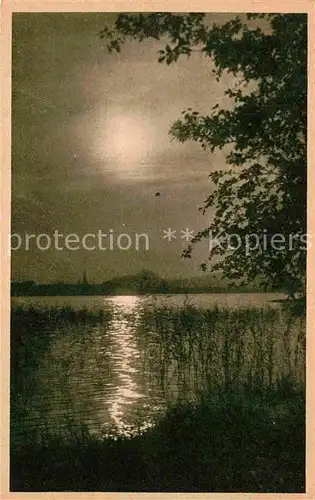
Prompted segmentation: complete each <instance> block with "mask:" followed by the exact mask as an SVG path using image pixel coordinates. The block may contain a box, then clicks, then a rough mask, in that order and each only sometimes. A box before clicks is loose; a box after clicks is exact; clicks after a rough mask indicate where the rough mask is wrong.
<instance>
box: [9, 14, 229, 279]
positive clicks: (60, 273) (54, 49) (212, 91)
mask: <svg viewBox="0 0 315 500" xmlns="http://www.w3.org/2000/svg"><path fill="white" fill-rule="evenodd" d="M229 17H231V16H229V15H227V14H213V15H209V16H208V18H209V21H210V22H211V21H213V20H215V21H216V22H218V21H219V22H220V21H226V20H227V19H228V18H229ZM113 19H114V15H113V14H111V15H108V14H85V13H82V14H77V13H67V14H55V13H54V14H51V13H50V14H42V13H40V14H39V13H29V14H27V13H26V14H20V13H19V14H14V18H13V49H14V51H13V91H14V94H13V115H12V116H13V118H12V130H13V135H12V233H19V234H20V235H22V237H23V235H24V234H25V233H35V234H36V235H38V234H40V233H46V234H48V235H51V236H52V235H53V232H54V230H56V229H58V231H59V232H60V233H62V234H64V235H66V234H68V233H77V234H78V235H79V236H80V237H82V236H83V235H84V234H85V233H97V231H98V230H99V229H101V230H102V231H103V232H104V233H106V232H108V231H109V230H110V229H112V230H113V231H114V233H115V234H117V235H118V234H120V233H123V232H127V233H128V234H129V235H130V236H131V237H133V234H134V233H135V232H136V233H143V232H146V233H147V234H148V236H149V241H150V249H149V251H146V250H144V248H143V249H142V250H140V251H136V250H132V249H130V250H127V251H123V250H119V249H117V248H116V249H114V250H113V251H110V250H108V251H100V250H95V251H88V250H83V249H82V250H77V251H70V250H63V251H58V250H55V249H54V248H52V249H50V250H47V251H40V250H38V249H36V248H35V245H34V243H33V244H32V243H30V250H28V251H26V250H22V249H21V250H17V251H12V279H16V280H17V279H20V280H22V279H34V280H36V281H37V282H41V283H45V282H53V281H58V280H64V281H70V282H76V281H77V280H78V279H80V278H81V277H82V271H83V269H84V268H86V271H87V275H88V278H89V280H90V281H91V282H102V281H105V280H107V279H110V278H112V277H114V276H117V275H125V274H132V273H136V272H138V271H140V270H141V269H151V270H153V271H156V272H158V273H160V274H161V275H163V276H165V277H166V278H180V277H182V278H185V277H189V276H198V275H201V274H202V273H201V272H200V271H199V264H200V263H201V262H202V261H203V259H204V257H205V255H206V245H205V244H204V245H200V247H198V248H196V251H195V252H194V254H193V258H192V259H191V260H187V259H186V260H184V259H180V254H181V251H182V250H183V249H184V248H185V246H186V243H185V242H184V240H182V239H180V237H179V236H180V230H181V229H186V228H189V229H191V230H195V231H196V230H198V229H201V228H203V227H205V226H206V225H207V223H208V220H210V219H209V218H210V215H211V214H210V213H209V214H208V215H207V216H203V215H202V214H201V212H199V211H198V207H199V206H200V205H201V204H202V202H203V200H204V199H205V198H206V196H207V194H208V193H209V192H210V191H211V184H210V181H209V179H208V174H209V173H210V172H211V170H213V169H216V168H221V167H222V166H224V156H223V154H222V153H216V154H212V155H211V154H210V152H205V151H203V150H202V149H201V148H200V146H198V145H197V144H195V143H193V142H189V143H185V144H180V143H178V142H176V141H174V140H170V137H169V135H168V131H169V128H170V126H171V125H172V123H173V122H174V121H175V119H177V118H178V117H180V113H181V111H182V110H183V109H185V108H187V107H192V108H193V109H196V110H200V111H201V112H204V113H206V112H207V111H210V108H211V107H212V106H213V105H214V104H215V103H217V102H219V103H220V102H221V103H222V100H224V99H225V98H224V90H225V89H226V87H227V85H229V84H230V83H231V77H224V78H223V80H221V81H220V82H219V83H218V82H216V80H215V78H214V77H213V75H212V74H211V71H212V64H211V62H210V61H209V60H208V59H206V58H204V57H202V56H201V54H199V53H195V54H193V55H192V57H191V58H190V59H186V58H185V57H183V58H182V59H179V61H178V62H177V63H175V64H173V65H170V66H167V65H166V64H160V63H158V62H157V50H159V49H160V48H161V47H163V41H160V42H157V41H151V40H149V41H145V42H142V43H138V42H128V43H127V44H126V45H125V47H124V49H123V50H122V52H121V53H120V54H116V53H113V54H109V53H108V52H107V49H106V47H105V43H104V42H103V41H102V40H100V39H99V37H98V36H97V33H98V31H99V30H100V29H102V28H103V27H104V25H105V23H106V22H107V23H108V22H111V21H112V20H113ZM156 192H160V196H155V193H156ZM169 227H170V228H172V229H176V230H177V234H178V237H177V239H176V240H175V241H172V242H168V241H167V240H165V239H164V240H163V232H162V231H163V229H167V228H169Z"/></svg>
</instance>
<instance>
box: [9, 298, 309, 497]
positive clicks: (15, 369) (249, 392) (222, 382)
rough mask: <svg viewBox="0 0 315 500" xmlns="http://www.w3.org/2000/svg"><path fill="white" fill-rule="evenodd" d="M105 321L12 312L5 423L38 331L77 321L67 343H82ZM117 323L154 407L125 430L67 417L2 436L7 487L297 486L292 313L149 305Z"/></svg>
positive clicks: (300, 456)
mask: <svg viewBox="0 0 315 500" xmlns="http://www.w3.org/2000/svg"><path fill="white" fill-rule="evenodd" d="M112 318H113V316H112V312H111V311H102V312H95V311H94V312H93V311H88V310H81V311H76V310H73V309H70V308H62V309H59V308H58V309H56V308H50V309H47V310H42V309H36V308H29V309H27V310H25V309H22V308H18V309H15V310H13V311H12V319H11V415H12V417H13V421H14V420H16V418H17V417H18V416H19V411H21V412H22V413H23V412H25V409H27V404H28V403H27V401H28V395H29V394H30V393H31V391H32V390H36V387H35V389H34V384H35V385H36V368H37V366H38V364H39V363H40V362H41V358H42V357H43V355H44V353H45V350H47V349H48V348H49V335H48V333H49V331H50V330H52V329H56V328H57V329H58V328H61V334H62V329H63V328H71V326H73V325H74V326H75V329H74V331H75V332H77V335H79V336H80V335H81V334H80V332H81V330H80V328H77V325H81V326H82V325H85V328H84V329H83V330H82V331H87V332H88V333H87V334H86V336H85V337H84V336H82V338H81V337H79V338H78V342H77V343H78V346H79V347H80V346H81V349H85V348H86V345H87V344H86V343H88V342H91V341H92V337H91V336H90V333H89V332H91V334H93V329H92V330H91V329H90V328H91V327H92V328H93V325H95V324H100V323H101V324H102V325H103V326H102V328H103V329H104V333H106V331H108V328H109V327H110V326H112V325H113V324H115V321H114V322H113V323H111V321H112ZM124 320H126V321H129V322H131V323H133V325H134V326H135V328H134V334H135V336H136V337H137V340H138V343H139V346H140V349H141V350H142V352H143V354H144V359H143V362H144V365H145V366H144V370H145V372H146V373H150V374H151V379H150V384H151V386H152V390H153V391H154V390H155V389H156V390H162V391H163V393H164V398H165V401H166V402H167V406H168V408H167V410H166V412H165V413H164V415H162V416H161V414H160V415H157V416H156V417H155V425H153V426H152V427H150V428H148V429H146V430H145V431H143V432H141V433H139V434H138V435H134V436H133V437H130V436H129V437H128V436H123V435H116V436H113V437H110V436H108V435H107V436H105V437H100V436H99V435H98V436H96V435H93V434H92V433H91V431H90V429H89V428H88V427H87V426H86V425H85V424H84V423H83V422H82V425H81V426H80V427H78V426H77V425H75V426H74V425H73V421H72V418H71V415H69V419H68V421H67V422H66V425H64V426H63V428H62V429H52V428H49V429H48V428H47V429H46V432H45V433H43V432H42V430H41V432H40V436H39V435H38V433H37V431H36V429H33V430H32V431H30V432H29V435H28V439H27V440H25V441H24V442H21V441H19V440H16V441H15V440H14V439H13V440H12V439H11V490H12V491H65V490H66V491H165V492H166V491H187V492H198V491H199V492H202V491H225V492H228V491H230V492H245V491H247V492H292V493H293V492H302V491H304V488H305V477H304V469H305V465H304V459H305V348H306V340H305V338H306V337H305V317H304V316H303V315H302V316H298V315H295V314H293V313H292V311H290V310H284V309H280V308H265V309H258V308H244V309H235V310H232V309H220V308H218V307H213V308H211V309H209V310H201V309H198V308H195V307H192V306H190V305H189V304H185V305H184V307H182V308H176V307H170V306H169V305H167V304H165V305H163V306H157V305H156V304H154V303H153V304H149V305H148V304H146V305H144V306H143V307H141V308H140V309H138V310H137V311H136V312H135V313H134V314H130V313H129V314H128V315H127V316H126V317H125V318H124ZM46 334H47V335H48V336H47V335H46ZM82 335H83V334H82ZM75 352H77V351H75ZM21 395H22V397H21ZM12 417H11V418H12ZM39 418H40V417H39ZM139 428H140V427H139ZM32 433H33V434H32Z"/></svg>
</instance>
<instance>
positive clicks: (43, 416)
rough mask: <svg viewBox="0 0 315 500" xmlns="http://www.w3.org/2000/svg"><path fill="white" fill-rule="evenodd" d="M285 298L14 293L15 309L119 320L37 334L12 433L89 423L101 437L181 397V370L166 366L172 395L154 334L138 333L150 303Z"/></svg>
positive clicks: (242, 303) (259, 302)
mask: <svg viewBox="0 0 315 500" xmlns="http://www.w3.org/2000/svg"><path fill="white" fill-rule="evenodd" d="M283 298H284V295H283V294H247V293H243V294H235V293H233V294H198V295H188V296H183V295H171V296H165V295H163V296H155V297H147V296H142V297H139V296H113V297H103V296H92V297H88V296H84V297H14V298H13V299H12V307H13V308H14V307H16V306H30V305H33V306H37V307H40V308H43V307H50V306H71V307H72V308H77V309H82V308H83V307H87V308H88V309H89V310H93V309H95V310H99V309H101V308H102V309H106V308H107V309H109V310H111V311H112V319H111V321H110V322H109V324H102V323H100V324H96V325H93V324H84V325H83V324H82V325H81V324H68V325H61V326H60V327H54V328H53V327H51V328H49V327H45V328H43V330H42V331H40V332H37V334H36V335H34V340H33V342H34V343H33V347H32V349H33V354H32V356H33V357H32V356H31V358H30V357H28V358H27V356H29V354H28V353H27V352H26V351H25V355H24V358H23V360H22V362H20V366H19V367H18V368H17V370H18V373H19V378H20V386H19V394H17V397H16V400H15V401H14V410H13V412H11V413H12V417H11V436H12V438H13V439H17V440H18V439H21V440H23V439H27V436H26V435H25V434H26V433H27V434H28V438H29V436H32V435H34V436H35V435H36V436H37V437H38V436H39V435H42V434H43V433H45V432H48V433H49V432H50V431H52V430H53V431H54V432H59V431H60V432H65V430H67V429H68V431H69V432H70V433H71V429H73V428H78V427H80V426H82V424H84V425H85V426H86V427H87V428H88V429H89V431H90V432H92V433H95V434H107V433H108V432H110V431H111V430H114V431H115V432H118V433H125V434H126V433H128V432H131V429H138V430H141V429H144V428H145V427H147V426H148V425H150V424H151V422H152V416H153V415H155V414H156V413H159V412H162V411H163V409H164V408H165V406H167V405H168V404H169V403H170V400H171V401H172V400H175V399H176V398H178V396H179V394H180V393H181V391H182V390H183V387H182V386H181V384H180V382H179V378H178V376H176V375H175V368H174V367H173V368H174V369H173V368H172V365H171V363H170V366H169V367H167V370H168V379H169V380H170V381H171V383H170V384H169V386H170V388H171V389H170V390H169V391H168V392H167V393H166V392H165V386H163V383H161V373H159V370H160V369H161V363H160V361H159V359H158V358H157V356H158V354H157V353H158V351H156V350H155V347H154V339H153V338H152V339H151V338H150V336H149V337H148V335H144V334H143V332H141V331H140V330H139V321H138V320H139V314H141V307H142V306H143V305H149V304H152V303H155V304H156V305H163V304H167V305H173V306H182V305H183V304H184V303H185V302H188V303H189V304H191V305H195V306H198V307H200V308H204V309H206V308H208V307H210V306H213V305H214V304H217V305H218V306H224V307H230V308H240V307H248V306H256V307H265V306H269V307H270V306H272V307H279V302H277V301H278V300H281V299H283ZM29 333H30V335H31V334H32V332H29ZM37 348H38V355H36V352H37V351H36V349H37ZM34 353H35V354H34ZM172 369H173V372H174V373H173V372H172ZM164 375H165V374H164ZM164 375H163V377H164ZM177 375H178V374H177ZM14 376H16V375H14ZM172 381H173V382H172ZM11 405H12V403H11ZM25 429H27V431H26V430H25Z"/></svg>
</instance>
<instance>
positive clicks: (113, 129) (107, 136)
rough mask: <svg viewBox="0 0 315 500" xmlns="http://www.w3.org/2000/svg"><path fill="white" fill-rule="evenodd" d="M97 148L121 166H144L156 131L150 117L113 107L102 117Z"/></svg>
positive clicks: (130, 167)
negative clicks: (123, 111) (125, 112)
mask: <svg viewBox="0 0 315 500" xmlns="http://www.w3.org/2000/svg"><path fill="white" fill-rule="evenodd" d="M93 147H94V151H95V152H96V153H97V156H98V157H100V158H104V159H106V160H110V161H111V162H112V163H113V165H116V166H117V168H119V167H123V168H127V167H128V169H137V168H139V167H140V168H141V163H143V162H145V161H146V160H147V158H148V157H149V155H150V153H151V152H152V149H153V147H154V130H153V127H152V124H151V123H150V121H149V120H148V118H147V117H145V116H142V115H141V114H136V113H127V114H124V113H122V112H121V111H120V112H118V111H117V110H111V111H109V112H107V113H106V114H105V116H104V117H102V116H101V117H100V121H99V126H98V127H97V131H96V134H95V142H94V146H93Z"/></svg>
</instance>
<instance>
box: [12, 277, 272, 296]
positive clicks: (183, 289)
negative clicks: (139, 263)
mask: <svg viewBox="0 0 315 500" xmlns="http://www.w3.org/2000/svg"><path fill="white" fill-rule="evenodd" d="M261 291H262V290H261V288H259V285H258V284H257V285H256V284H254V285H251V286H247V287H246V286H241V287H240V286H233V287H231V286H229V285H228V283H227V282H223V281H221V280H220V278H218V277H212V276H211V277H209V276H207V277H202V278H201V277H196V278H190V279H189V278H186V279H177V280H165V279H164V278H162V277H160V276H159V275H158V274H156V273H153V272H151V271H141V272H140V273H138V274H136V275H128V276H120V277H116V278H113V279H111V280H108V281H105V282H103V283H99V284H88V283H77V284H74V283H64V282H58V283H52V284H38V283H36V282H35V281H13V282H11V295H12V296H23V295H27V296H34V295H35V296H45V295H47V296H56V295H124V294H128V295H129V294H130V295H133V294H134V295H148V294H176V293H180V294H185V293H221V292H222V293H224V292H225V293H227V292H261ZM264 291H267V292H274V291H281V290H274V289H268V290H264Z"/></svg>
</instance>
